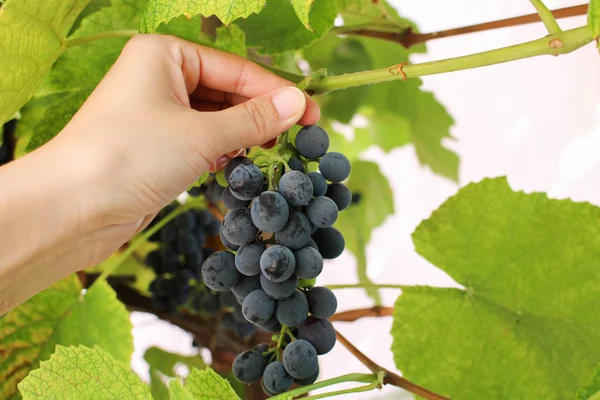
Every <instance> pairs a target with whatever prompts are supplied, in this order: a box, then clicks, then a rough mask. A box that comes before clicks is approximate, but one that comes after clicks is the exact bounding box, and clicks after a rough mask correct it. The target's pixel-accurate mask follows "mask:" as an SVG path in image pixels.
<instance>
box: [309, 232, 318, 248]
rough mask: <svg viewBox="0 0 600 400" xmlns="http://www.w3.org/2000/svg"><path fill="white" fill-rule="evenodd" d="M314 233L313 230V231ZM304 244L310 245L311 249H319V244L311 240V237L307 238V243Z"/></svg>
mask: <svg viewBox="0 0 600 400" xmlns="http://www.w3.org/2000/svg"><path fill="white" fill-rule="evenodd" d="M313 233H314V231H313ZM306 245H307V246H308V247H312V248H313V249H316V250H317V251H318V250H319V246H317V243H316V242H315V241H314V240H313V238H310V239H308V243H306Z"/></svg>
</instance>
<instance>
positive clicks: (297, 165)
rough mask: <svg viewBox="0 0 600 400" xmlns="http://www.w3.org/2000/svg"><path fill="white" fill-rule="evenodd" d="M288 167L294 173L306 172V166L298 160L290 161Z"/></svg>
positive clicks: (291, 159)
mask: <svg viewBox="0 0 600 400" xmlns="http://www.w3.org/2000/svg"><path fill="white" fill-rule="evenodd" d="M288 166H289V167H290V169H291V170H292V171H300V172H304V164H303V163H302V161H300V160H298V159H297V158H294V157H292V158H290V161H288Z"/></svg>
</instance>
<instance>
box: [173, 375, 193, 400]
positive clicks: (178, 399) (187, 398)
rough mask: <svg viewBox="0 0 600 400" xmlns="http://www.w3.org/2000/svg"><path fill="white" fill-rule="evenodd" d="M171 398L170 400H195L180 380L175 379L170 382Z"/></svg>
mask: <svg viewBox="0 0 600 400" xmlns="http://www.w3.org/2000/svg"><path fill="white" fill-rule="evenodd" d="M169 398H170V400H195V399H196V397H194V395H193V394H191V393H190V392H189V391H188V390H187V389H186V388H185V387H183V385H182V384H181V381H180V380H179V379H173V380H172V381H171V382H169Z"/></svg>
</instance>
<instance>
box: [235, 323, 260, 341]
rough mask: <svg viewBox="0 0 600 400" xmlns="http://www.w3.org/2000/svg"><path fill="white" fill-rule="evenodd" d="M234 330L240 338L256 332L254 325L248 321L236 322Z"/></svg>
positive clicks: (245, 337)
mask: <svg viewBox="0 0 600 400" xmlns="http://www.w3.org/2000/svg"><path fill="white" fill-rule="evenodd" d="M234 332H235V334H236V335H238V336H239V337H241V338H242V339H247V338H249V337H250V336H252V334H253V333H254V332H256V327H255V326H254V325H252V324H251V323H250V322H248V321H243V322H238V323H237V326H236V328H235V331H234Z"/></svg>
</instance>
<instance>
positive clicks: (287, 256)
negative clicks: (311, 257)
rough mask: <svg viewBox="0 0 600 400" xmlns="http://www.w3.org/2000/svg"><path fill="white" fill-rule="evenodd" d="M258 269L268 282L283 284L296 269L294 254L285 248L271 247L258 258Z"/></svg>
mask: <svg viewBox="0 0 600 400" xmlns="http://www.w3.org/2000/svg"><path fill="white" fill-rule="evenodd" d="M260 269H261V271H262V273H263V274H264V275H265V277H267V278H268V279H269V280H271V281H273V282H283V281H285V280H287V279H289V278H290V277H291V276H292V275H293V274H294V270H295V269H296V260H295V259H294V253H292V251H291V250H290V249H288V248H287V247H285V246H280V245H275V246H271V247H269V248H268V249H267V250H265V252H264V253H263V254H262V256H261V257H260Z"/></svg>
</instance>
